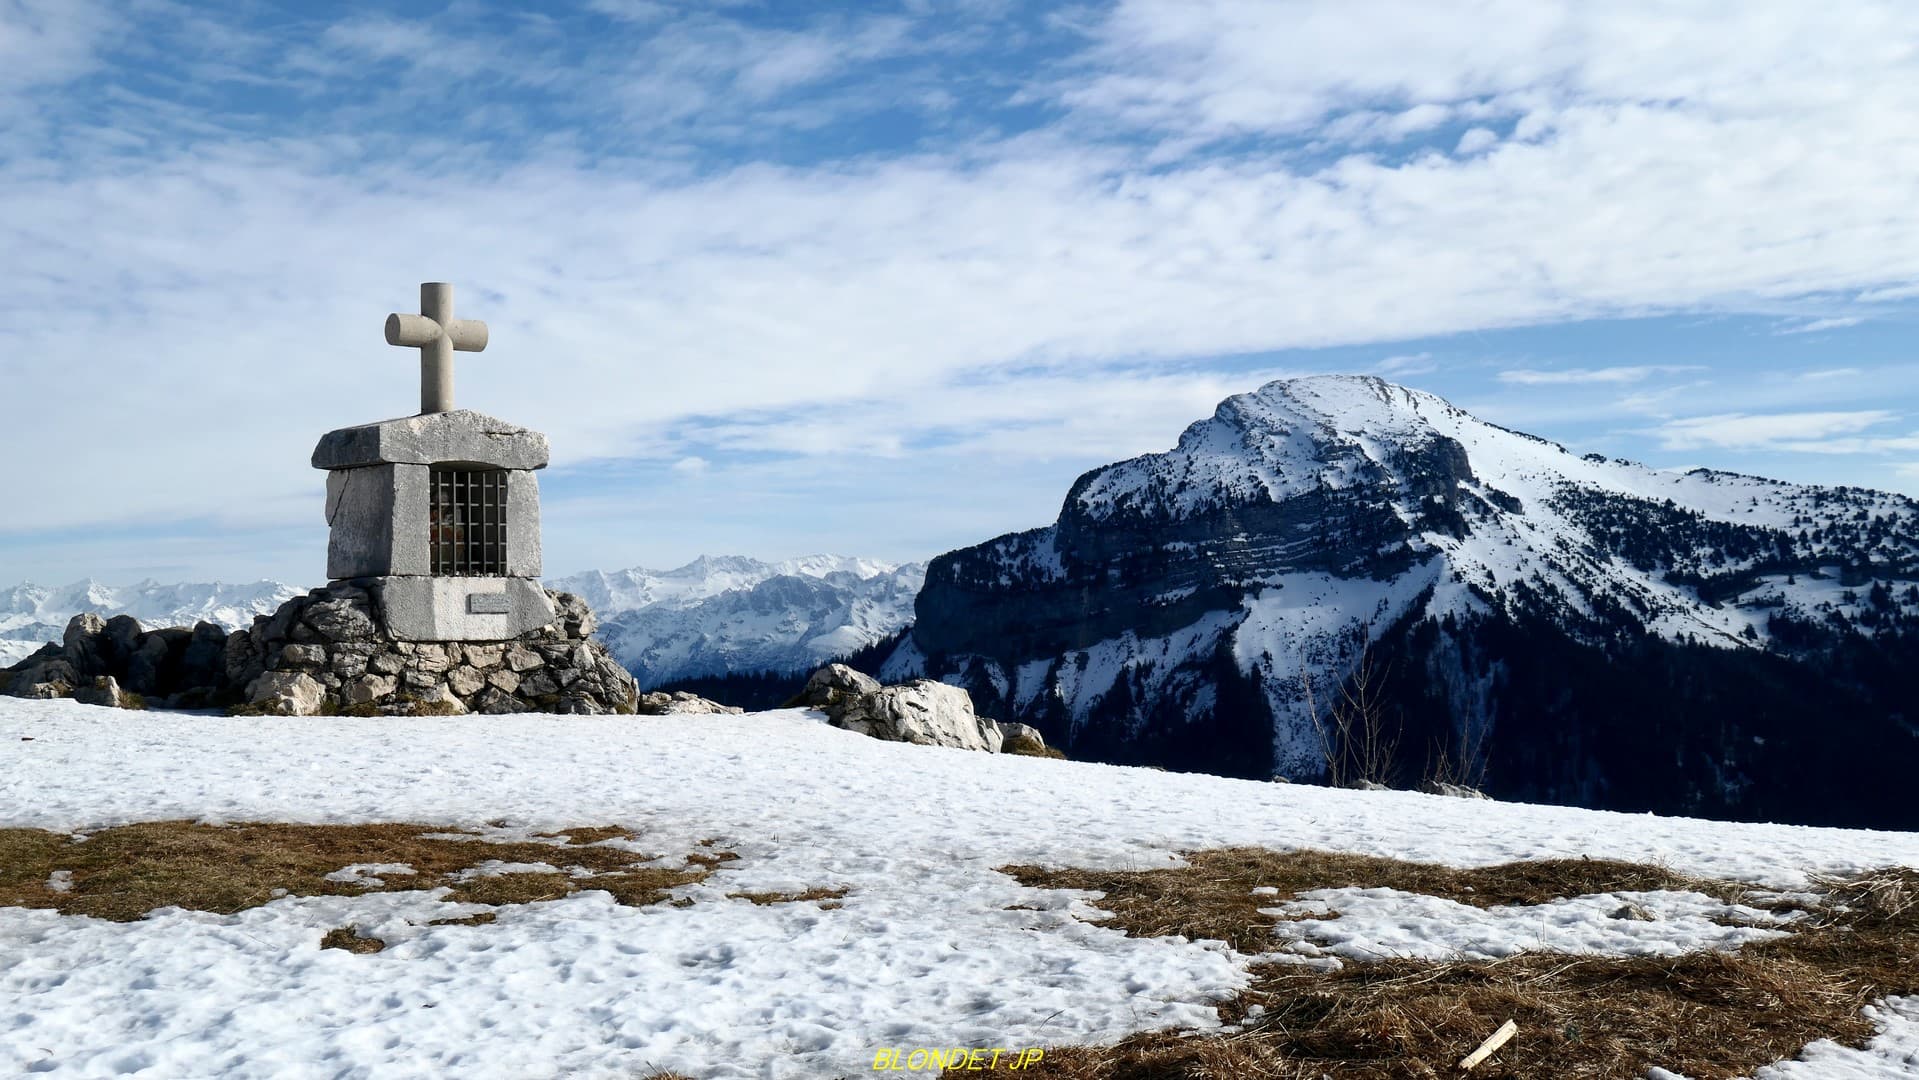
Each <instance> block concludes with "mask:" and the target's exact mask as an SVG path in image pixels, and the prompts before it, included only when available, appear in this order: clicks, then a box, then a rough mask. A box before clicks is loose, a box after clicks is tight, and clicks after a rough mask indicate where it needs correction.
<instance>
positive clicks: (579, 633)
mask: <svg viewBox="0 0 1919 1080" xmlns="http://www.w3.org/2000/svg"><path fill="white" fill-rule="evenodd" d="M547 595H548V596H550V597H552V598H553V625H554V626H556V627H558V628H559V630H560V632H561V633H563V634H565V635H566V636H567V637H569V638H573V639H575V640H580V639H584V638H590V637H592V636H593V631H595V630H598V629H599V628H600V621H599V620H598V619H597V618H595V617H594V615H593V609H592V608H591V607H588V606H587V603H586V601H585V600H583V599H581V598H580V597H578V596H575V595H573V594H572V593H564V592H549V593H548V594H547Z"/></svg>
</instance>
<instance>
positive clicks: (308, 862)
mask: <svg viewBox="0 0 1919 1080" xmlns="http://www.w3.org/2000/svg"><path fill="white" fill-rule="evenodd" d="M581 831H582V833H586V830H581ZM602 833H604V828H602V829H596V830H593V831H592V832H591V833H590V834H589V835H595V836H600V835H601V834H602ZM610 835H625V831H624V830H618V831H617V832H616V833H614V834H610ZM601 838H605V837H604V836H602V837H601ZM731 857H733V855H732V853H731V852H710V851H708V852H702V853H699V854H697V855H695V856H692V857H689V859H688V863H687V865H686V866H685V867H684V868H680V869H665V868H661V867H653V866H643V865H639V864H640V863H642V862H643V861H644V860H645V856H642V855H636V854H634V853H632V852H628V851H622V850H620V849H619V848H615V847H607V846H598V845H597V844H595V843H587V844H581V843H578V842H572V843H561V844H550V843H534V842H509V843H497V842H491V841H487V842H481V841H480V834H477V833H475V834H472V835H471V836H470V837H466V836H463V835H462V834H459V833H455V832H450V831H449V830H447V829H445V828H440V827H435V826H427V825H409V824H375V825H288V824H258V823H256V824H241V825H203V824H198V823H195V822H188V821H160V822H143V823H140V824H134V825H122V826H118V827H116V828H111V829H103V830H101V831H99V832H96V833H93V834H91V835H89V836H86V837H85V838H83V839H75V838H74V837H71V836H66V835H62V834H59V833H51V832H46V831H44V830H40V829H0V905H7V906H13V907H34V908H52V909H54V910H57V911H60V912H61V913H63V914H68V915H90V916H93V917H95V918H100V919H110V920H113V921H116V922H128V921H131V920H134V919H138V918H140V917H141V916H143V915H145V914H146V913H148V912H150V911H152V910H154V909H155V908H161V907H182V908H189V909H192V910H195V911H211V912H218V913H221V914H230V913H232V912H236V911H241V910H244V909H246V908H250V907H255V906H257V905H259V904H264V903H266V902H267V901H269V900H272V899H274V898H275V897H277V896H284V895H295V896H353V895H358V894H360V893H365V892H375V891H400V890H410V889H431V888H437V887H440V886H447V887H449V888H450V890H451V891H450V892H449V894H448V896H447V899H449V900H453V901H459V902H464V903H477V904H490V905H495V906H498V905H502V904H523V903H534V902H537V901H540V900H553V899H558V898H560V897H563V896H566V895H568V894H570V893H573V892H577V891H579V890H581V889H604V890H606V891H607V892H610V893H612V894H613V896H614V898H615V899H616V900H618V901H619V902H620V903H622V904H630V905H636V906H637V905H644V904H652V903H657V902H659V901H661V900H664V899H665V898H666V897H667V895H668V893H669V891H670V890H672V889H673V888H676V887H678V886H680V885H686V884H689V883H692V882H695V881H699V880H701V879H702V878H704V877H706V876H707V875H708V874H709V873H711V872H712V870H713V868H714V867H715V866H718V865H719V864H720V863H722V862H724V861H726V859H728V858H731ZM488 860H499V861H501V862H522V863H546V864H547V865H550V866H555V867H558V868H559V870H560V871H561V872H558V873H535V874H501V875H495V876H490V877H466V878H464V879H463V878H462V877H460V876H459V875H460V871H462V870H467V869H470V868H473V867H475V866H477V865H479V864H481V863H484V862H486V861H488ZM355 863H405V864H407V865H409V866H411V867H412V868H413V869H414V871H415V873H413V874H408V875H399V874H394V875H378V876H380V877H381V878H382V879H383V880H384V882H385V884H383V885H374V884H370V883H357V882H339V881H328V880H326V875H328V874H330V873H332V872H334V871H336V870H339V869H341V868H343V867H346V866H349V865H352V864H355ZM573 869H580V870H583V871H586V872H587V873H588V874H589V875H590V876H583V877H576V876H573V875H572V874H569V873H567V872H566V871H568V870H573ZM55 871H66V872H67V875H68V879H69V880H68V885H67V888H66V889H65V890H64V891H62V890H56V889H52V888H49V887H48V884H47V883H48V881H49V879H50V878H51V877H52V875H53V874H54V872H55Z"/></svg>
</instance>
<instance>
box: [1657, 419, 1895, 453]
mask: <svg viewBox="0 0 1919 1080" xmlns="http://www.w3.org/2000/svg"><path fill="white" fill-rule="evenodd" d="M1896 419H1898V415H1897V414H1896V413H1893V412H1889V411H1887V410H1884V409H1861V410H1855V411H1850V412H1788V413H1766V414H1759V415H1748V414H1745V413H1718V414H1714V415H1711V416H1690V417H1686V418H1684V419H1679V420H1672V421H1668V422H1667V423H1665V424H1662V425H1661V426H1660V427H1659V428H1658V429H1657V434H1658V435H1659V437H1660V439H1661V440H1662V442H1663V444H1664V446H1665V448H1666V449H1668V450H1699V449H1704V448H1708V447H1720V448H1726V449H1733V450H1762V449H1785V450H1797V451H1802V452H1804V451H1812V452H1819V448H1822V447H1830V448H1832V449H1831V450H1830V452H1835V453H1851V452H1858V451H1859V450H1860V449H1863V448H1865V447H1867V446H1868V445H1872V444H1876V445H1878V446H1880V447H1881V448H1884V449H1893V448H1895V446H1896V444H1897V443H1898V442H1899V441H1901V440H1899V439H1880V440H1847V441H1840V442H1835V441H1834V439H1835V437H1836V436H1850V435H1854V434H1856V433H1858V432H1862V431H1865V430H1866V429H1868V428H1873V427H1878V426H1880V425H1882V424H1888V423H1891V422H1892V421H1894V420H1896ZM1840 447H1845V448H1846V449H1839V448H1840Z"/></svg>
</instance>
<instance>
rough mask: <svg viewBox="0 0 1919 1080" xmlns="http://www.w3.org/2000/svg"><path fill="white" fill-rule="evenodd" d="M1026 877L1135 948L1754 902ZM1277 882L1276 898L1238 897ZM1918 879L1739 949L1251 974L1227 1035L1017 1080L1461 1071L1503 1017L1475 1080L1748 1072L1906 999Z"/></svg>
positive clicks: (1347, 862) (1560, 880) (1333, 878)
mask: <svg viewBox="0 0 1919 1080" xmlns="http://www.w3.org/2000/svg"><path fill="white" fill-rule="evenodd" d="M1005 872H1006V873H1009V874H1011V875H1012V876H1013V877H1015V878H1016V879H1018V880H1019V881H1021V882H1022V883H1023V884H1027V885H1034V886H1040V887H1048V888H1069V889H1091V890H1096V891H1099V892H1101V893H1103V894H1104V896H1103V897H1102V898H1101V899H1099V900H1098V901H1096V903H1097V904H1098V906H1099V907H1101V908H1102V909H1104V910H1106V911H1109V912H1111V913H1112V915H1113V919H1112V920H1111V921H1110V922H1108V923H1103V924H1102V925H1110V926H1113V927H1115V928H1117V929H1120V930H1123V931H1124V932H1126V933H1127V934H1129V935H1133V936H1162V935H1168V934H1179V935H1182V936H1185V937H1189V938H1211V939H1216V940H1221V941H1226V942H1228V943H1230V944H1232V945H1233V947H1234V948H1236V949H1239V950H1240V951H1242V952H1247V953H1254V954H1258V953H1264V952H1271V951H1273V950H1275V949H1277V948H1278V947H1279V945H1280V941H1279V940H1278V939H1277V938H1276V937H1275V936H1274V935H1273V933H1272V928H1273V924H1274V921H1275V920H1274V918H1273V917H1271V916H1265V915H1260V914H1259V912H1258V909H1260V908H1262V907H1272V906H1274V905H1276V904H1278V903H1281V902H1284V901H1285V900H1288V899H1292V898H1294V897H1296V896H1297V894H1298V893H1300V892H1305V891H1308V890H1311V889H1323V888H1342V887H1359V888H1381V887H1383V888H1393V889H1401V890H1404V891H1407V892H1419V893H1426V894H1428V895H1434V896H1443V897H1446V898H1448V899H1451V900H1454V901H1457V902H1459V903H1466V904H1473V905H1475V906H1479V907H1491V906H1497V905H1504V904H1539V903H1545V902H1548V901H1550V900H1553V899H1557V898H1560V897H1572V896H1580V895H1586V894H1590V893H1598V892H1612V891H1642V890H1653V889H1689V890H1694V891H1698V892H1703V893H1707V894H1708V895H1713V896H1716V897H1719V898H1721V899H1724V900H1727V901H1729V902H1743V903H1747V904H1750V905H1752V906H1755V907H1765V906H1767V905H1765V904H1759V903H1754V899H1753V897H1751V896H1750V895H1748V890H1747V888H1746V887H1744V886H1741V885H1738V884H1736V883H1731V882H1721V881H1707V880H1701V879H1696V878H1689V877H1686V876H1683V875H1679V874H1675V873H1673V872H1671V871H1669V870H1666V869H1663V868H1660V867H1656V866H1644V865H1638V864H1632V863H1616V862H1606V861H1601V860H1587V859H1576V860H1548V861H1535V862H1520V863H1508V864H1505V865H1502V866H1490V867H1482V868H1478V869H1474V870H1457V869H1453V868H1449V867H1440V866H1429V865H1424V864H1417V863H1406V862H1399V861H1397V860H1391V859H1378V858H1371V857H1367V856H1357V855H1341V854H1336V853H1329V852H1314V851H1301V852H1285V853H1281V852H1273V851H1266V850H1262V849H1252V848H1238V849H1229V850H1224V851H1211V852H1199V853H1196V854H1194V855H1192V856H1191V857H1190V860H1189V865H1188V866H1186V867H1183V868H1178V869H1164V870H1147V871H1088V870H1046V869H1042V868H1038V867H1008V868H1006V870H1005ZM1260 886H1273V887H1276V888H1277V889H1278V890H1279V895H1278V896H1271V895H1267V896H1257V897H1256V896H1253V895H1252V892H1251V891H1252V890H1253V889H1254V888H1258V887H1260ZM1915 886H1919V871H1913V870H1906V869H1899V870H1891V871H1885V872H1882V873H1878V874H1872V875H1864V876H1861V877H1859V878H1857V879H1849V880H1846V881H1831V880H1829V881H1826V882H1823V883H1822V891H1823V892H1824V893H1825V896H1826V900H1825V901H1824V902H1822V903H1821V904H1820V905H1819V909H1818V911H1816V912H1814V917H1813V918H1810V919H1804V920H1801V921H1800V922H1798V923H1795V924H1794V927H1795V929H1794V930H1793V932H1792V933H1790V934H1788V935H1787V936H1785V937H1782V938H1776V939H1771V940H1768V941H1764V942H1759V943H1756V944H1751V945H1747V946H1746V947H1745V948H1743V949H1741V950H1739V951H1738V952H1734V953H1723V952H1698V953H1691V954H1687V955H1685V956H1680V957H1674V958H1615V957H1587V956H1568V955H1561V954H1543V953H1531V954H1521V955H1519V956H1514V957H1509V958H1507V959H1504V960H1497V961H1470V962H1469V961H1458V962H1447V963H1433V962H1427V961H1414V960H1385V961H1380V962H1376V963H1367V964H1354V963H1347V964H1345V965H1344V966H1343V967H1341V968H1340V969H1339V970H1337V971H1332V972H1326V971H1320V970H1316V969H1312V968H1307V967H1303V966H1301V965H1297V964H1291V963H1286V962H1282V961H1278V960H1273V961H1267V962H1263V963H1256V964H1255V966H1254V969H1253V974H1254V984H1253V986H1252V987H1251V988H1250V989H1249V990H1247V991H1246V992H1245V993H1242V994H1240V995H1239V996H1238V997H1236V998H1234V999H1233V1000H1231V1001H1229V1002H1226V1003H1224V1004H1223V1005H1221V1007H1220V1013H1221V1018H1222V1019H1223V1020H1225V1021H1227V1022H1228V1023H1229V1024H1236V1025H1238V1027H1237V1028H1236V1029H1230V1030H1228V1031H1226V1032H1223V1033H1218V1034H1208V1035H1195V1034H1193V1033H1182V1032H1155V1033H1148V1034H1142V1035H1137V1036H1134V1037H1132V1038H1129V1039H1127V1040H1125V1041H1123V1042H1121V1043H1119V1044H1118V1045H1116V1046H1110V1047H1062V1048H1058V1049H1053V1050H1048V1051H1047V1054H1046V1057H1045V1059H1044V1060H1043V1061H1042V1062H1041V1064H1040V1065H1039V1066H1038V1067H1036V1068H1034V1069H1028V1070H1026V1073H1025V1075H1033V1074H1037V1075H1041V1076H1047V1077H1063V1078H1070V1080H1145V1078H1148V1077H1152V1078H1162V1077H1166V1078H1192V1080H1199V1078H1218V1077H1235V1078H1237V1077H1249V1078H1250V1077H1275V1078H1294V1077H1298V1078H1313V1080H1317V1078H1319V1077H1321V1076H1326V1075H1331V1076H1337V1077H1341V1078H1342V1080H1343V1078H1346V1077H1355V1078H1430V1077H1438V1076H1457V1075H1459V1073H1458V1070H1457V1068H1456V1065H1457V1062H1458V1060H1459V1059H1460V1057H1462V1056H1463V1055H1465V1054H1466V1053H1467V1052H1469V1051H1471V1050H1472V1049H1473V1048H1474V1047H1475V1046H1477V1045H1478V1043H1479V1041H1480V1040H1481V1039H1484V1038H1485V1037H1486V1036H1487V1035H1489V1034H1491V1033H1492V1032H1493V1030H1494V1029H1496V1028H1497V1027H1498V1026H1499V1025H1500V1024H1502V1023H1504V1022H1505V1021H1507V1020H1514V1021H1516V1022H1517V1023H1518V1025H1519V1034H1518V1036H1517V1037H1515V1038H1514V1039H1513V1040H1512V1041H1511V1042H1510V1043H1508V1044H1507V1045H1506V1046H1505V1047H1504V1048H1502V1049H1501V1050H1500V1051H1499V1052H1498V1053H1497V1054H1495V1055H1494V1057H1493V1058H1492V1060H1490V1061H1488V1062H1486V1063H1485V1064H1483V1065H1481V1066H1480V1067H1479V1068H1478V1069H1475V1070H1474V1071H1473V1073H1472V1074H1471V1075H1473V1076H1474V1077H1480V1078H1485V1077H1492V1078H1519V1077H1540V1076H1551V1077H1556V1078H1566V1080H1584V1078H1598V1077H1617V1076H1638V1075H1644V1074H1645V1072H1646V1070H1647V1069H1648V1068H1650V1067H1652V1066H1655V1065H1657V1066H1662V1067H1664V1068H1668V1069H1674V1070H1677V1071H1679V1072H1682V1073H1684V1074H1686V1075H1688V1076H1692V1077H1694V1078H1695V1080H1717V1078H1731V1077H1736V1076H1743V1075H1746V1074H1749V1073H1750V1072H1752V1070H1753V1069H1755V1068H1757V1067H1759V1066H1761V1065H1765V1064H1768V1063H1771V1062H1774V1061H1778V1060H1781V1059H1785V1058H1790V1057H1793V1056H1794V1055H1796V1054H1797V1053H1798V1052H1799V1051H1800V1050H1801V1049H1802V1048H1803V1047H1804V1046H1805V1045H1806V1044H1807V1043H1809V1042H1812V1041H1814V1040H1816V1039H1821V1038H1831V1039H1835V1040H1837V1041H1839V1042H1842V1043H1846V1044H1850V1045H1859V1044H1861V1043H1863V1042H1864V1041H1865V1040H1866V1039H1868V1038H1870V1037H1871V1035H1872V1033H1873V1026H1872V1024H1871V1023H1870V1022H1869V1021H1868V1020H1867V1019H1866V1018H1865V1016H1864V1015H1863V1014H1862V1012H1861V1009H1862V1008H1863V1007H1864V1006H1865V1005H1866V1004H1867V1003H1869V1002H1870V1001H1872V1000H1873V999H1875V998H1878V997H1882V996H1885V995H1888V994H1909V993H1913V992H1915V991H1919V891H1915Z"/></svg>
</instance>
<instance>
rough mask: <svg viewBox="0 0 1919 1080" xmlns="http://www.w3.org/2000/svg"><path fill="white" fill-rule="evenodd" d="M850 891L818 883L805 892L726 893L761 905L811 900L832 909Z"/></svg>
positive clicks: (797, 902)
mask: <svg viewBox="0 0 1919 1080" xmlns="http://www.w3.org/2000/svg"><path fill="white" fill-rule="evenodd" d="M849 891H851V890H849V889H847V888H846V887H845V886H840V887H838V888H831V889H829V888H826V887H825V886H817V885H816V886H814V887H813V888H811V889H807V890H805V891H803V892H736V893H727V894H726V895H727V898H728V899H731V900H750V901H752V902H753V903H755V904H758V905H759V906H761V907H765V906H767V905H768V904H802V903H807V902H809V901H810V902H816V903H818V904H819V905H820V906H821V907H823V908H826V909H828V910H831V909H833V908H837V907H839V906H840V904H839V902H840V901H841V900H844V899H846V894H847V893H848V892H849Z"/></svg>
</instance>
